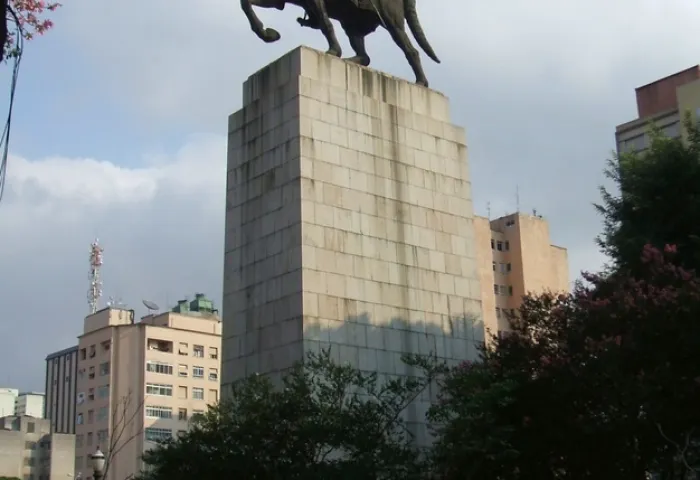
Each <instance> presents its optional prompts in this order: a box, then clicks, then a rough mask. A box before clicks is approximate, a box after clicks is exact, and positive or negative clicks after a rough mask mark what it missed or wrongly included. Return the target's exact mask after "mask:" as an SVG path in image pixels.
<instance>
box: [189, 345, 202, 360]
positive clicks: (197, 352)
mask: <svg viewBox="0 0 700 480" xmlns="http://www.w3.org/2000/svg"><path fill="white" fill-rule="evenodd" d="M192 354H193V355H194V356H195V357H199V358H204V345H193V346H192Z"/></svg>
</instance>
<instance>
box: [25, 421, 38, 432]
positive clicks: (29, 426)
mask: <svg viewBox="0 0 700 480" xmlns="http://www.w3.org/2000/svg"><path fill="white" fill-rule="evenodd" d="M35 430H36V426H35V425H34V422H27V433H34V432H35Z"/></svg>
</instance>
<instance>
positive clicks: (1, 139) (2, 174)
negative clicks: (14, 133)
mask: <svg viewBox="0 0 700 480" xmlns="http://www.w3.org/2000/svg"><path fill="white" fill-rule="evenodd" d="M7 11H8V12H9V13H10V14H11V16H12V17H11V18H6V21H8V20H9V21H14V23H15V25H16V26H17V34H16V36H17V38H16V39H15V54H14V65H13V67H12V80H11V82H10V104H9V107H8V110H7V120H6V121H5V128H4V129H3V132H2V136H0V149H2V153H1V154H0V155H1V156H0V202H2V197H3V194H4V193H5V184H6V182H7V157H8V155H9V152H10V127H11V125H12V107H13V106H14V103H15V90H16V88H17V77H18V76H19V65H20V62H21V61H22V53H23V52H24V36H23V35H22V25H21V24H20V22H19V18H17V14H16V13H15V11H14V10H13V9H12V7H10V6H9V5H8V6H7ZM0 41H6V39H0Z"/></svg>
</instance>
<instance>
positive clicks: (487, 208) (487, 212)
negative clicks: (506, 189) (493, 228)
mask: <svg viewBox="0 0 700 480" xmlns="http://www.w3.org/2000/svg"><path fill="white" fill-rule="evenodd" d="M486 216H487V217H488V219H489V220H491V202H486Z"/></svg>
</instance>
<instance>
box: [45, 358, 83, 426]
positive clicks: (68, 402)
mask: <svg viewBox="0 0 700 480" xmlns="http://www.w3.org/2000/svg"><path fill="white" fill-rule="evenodd" d="M77 381H78V346H77V345H76V346H74V347H70V348H66V349H63V350H59V351H57V352H54V353H51V354H49V355H47V356H46V384H45V389H46V390H45V391H46V397H45V401H44V418H46V419H48V420H49V422H50V424H51V433H70V434H74V433H75V421H76V415H75V399H76V395H77V393H78V390H77V385H78V384H77Z"/></svg>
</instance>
